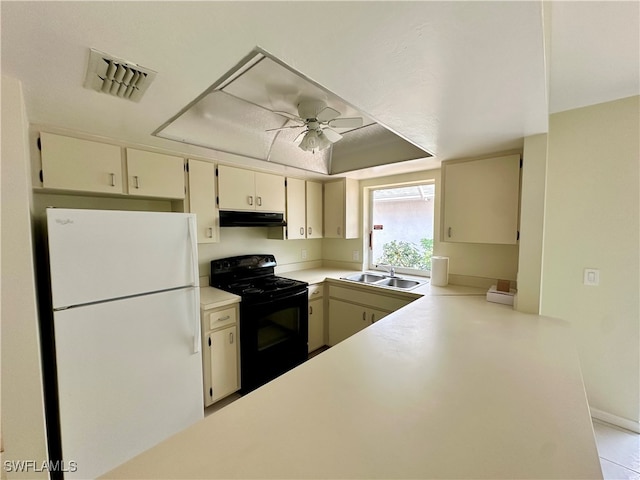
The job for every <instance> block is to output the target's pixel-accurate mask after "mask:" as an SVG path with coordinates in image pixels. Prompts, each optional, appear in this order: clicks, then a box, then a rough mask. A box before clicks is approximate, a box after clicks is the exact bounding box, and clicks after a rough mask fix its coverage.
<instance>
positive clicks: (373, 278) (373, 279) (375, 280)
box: [342, 272, 425, 290]
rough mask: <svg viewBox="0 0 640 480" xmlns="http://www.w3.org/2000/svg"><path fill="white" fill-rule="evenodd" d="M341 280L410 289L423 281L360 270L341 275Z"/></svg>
mask: <svg viewBox="0 0 640 480" xmlns="http://www.w3.org/2000/svg"><path fill="white" fill-rule="evenodd" d="M342 279H343V280H351V281H352V282H359V283H366V284H369V285H376V286H378V287H392V288H399V289H402V290H410V289H412V288H415V287H417V286H418V285H422V284H423V283H425V282H419V281H417V280H409V279H406V278H401V277H389V276H387V275H379V274H377V273H369V272H361V273H354V274H353V275H349V276H348V277H342Z"/></svg>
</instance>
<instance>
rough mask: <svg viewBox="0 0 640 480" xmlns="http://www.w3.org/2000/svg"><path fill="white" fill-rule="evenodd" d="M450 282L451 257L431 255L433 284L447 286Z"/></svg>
mask: <svg viewBox="0 0 640 480" xmlns="http://www.w3.org/2000/svg"><path fill="white" fill-rule="evenodd" d="M448 283H449V257H431V285H434V286H436V287H445V286H446V285H447V284H448Z"/></svg>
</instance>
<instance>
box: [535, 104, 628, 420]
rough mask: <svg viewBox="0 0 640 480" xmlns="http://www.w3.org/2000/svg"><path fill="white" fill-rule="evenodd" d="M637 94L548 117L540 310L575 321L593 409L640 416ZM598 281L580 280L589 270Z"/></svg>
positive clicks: (623, 418)
mask: <svg viewBox="0 0 640 480" xmlns="http://www.w3.org/2000/svg"><path fill="white" fill-rule="evenodd" d="M639 99H640V97H637V96H636V97H631V98H626V99H622V100H617V101H614V102H608V103H603V104H599V105H593V106H590V107H586V108H580V109H576V110H571V111H567V112H562V113H557V114H554V115H551V117H550V128H549V135H548V142H549V145H548V162H547V190H546V199H545V202H546V205H545V231H544V244H543V266H542V293H541V313H542V314H544V315H550V316H554V317H559V318H562V319H565V320H568V321H570V322H571V323H572V324H573V326H574V331H575V336H576V340H577V344H578V348H579V351H580V357H581V363H582V370H583V375H584V381H585V385H586V389H587V395H588V398H589V404H590V406H591V407H592V408H593V409H596V410H599V411H602V412H605V413H607V414H610V415H613V416H615V417H617V418H619V419H620V420H621V422H623V421H628V422H629V421H630V422H635V426H636V428H637V426H638V423H637V422H638V421H639V420H640V305H639V304H640V300H639V297H640V281H639V276H640V268H639V266H640V253H639V252H640V178H639V175H640V169H639V166H640V133H639V132H640V101H639ZM586 267H589V268H597V269H599V270H600V285H599V286H597V287H594V286H585V285H583V269H584V268H586Z"/></svg>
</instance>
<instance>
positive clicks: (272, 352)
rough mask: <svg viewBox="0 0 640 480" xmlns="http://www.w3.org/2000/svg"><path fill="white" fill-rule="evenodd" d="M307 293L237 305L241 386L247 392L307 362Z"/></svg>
mask: <svg viewBox="0 0 640 480" xmlns="http://www.w3.org/2000/svg"><path fill="white" fill-rule="evenodd" d="M307 298H308V297H307V290H306V289H304V290H303V291H301V292H299V293H296V294H292V295H291V294H290V295H287V296H286V297H284V298H273V299H269V300H265V301H263V302H256V303H254V302H250V303H249V302H247V303H245V302H241V303H240V309H241V311H240V355H241V362H240V371H241V387H242V391H243V393H247V392H249V391H251V390H254V389H255V388H257V387H259V386H260V385H263V384H264V383H266V382H268V381H270V380H272V379H274V378H276V377H277V376H279V375H281V374H283V373H284V372H286V371H288V370H290V369H292V368H294V367H296V366H297V365H299V364H301V363H302V362H304V361H305V360H306V359H307V340H308V338H307V337H308V331H309V317H308V307H307V301H308V300H307Z"/></svg>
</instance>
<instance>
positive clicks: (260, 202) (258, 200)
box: [257, 197, 262, 207]
mask: <svg viewBox="0 0 640 480" xmlns="http://www.w3.org/2000/svg"><path fill="white" fill-rule="evenodd" d="M257 203H258V206H259V207H261V206H262V197H257Z"/></svg>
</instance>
